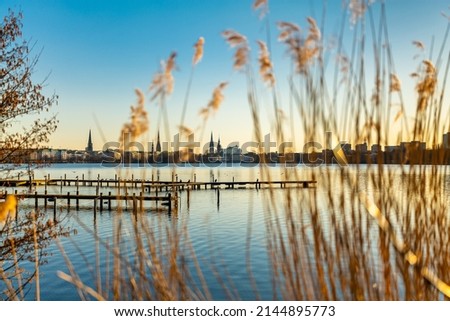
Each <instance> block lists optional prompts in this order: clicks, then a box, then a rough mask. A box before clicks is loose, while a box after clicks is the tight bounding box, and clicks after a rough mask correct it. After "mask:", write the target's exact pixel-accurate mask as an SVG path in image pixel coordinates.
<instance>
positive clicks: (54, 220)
mask: <svg viewBox="0 0 450 321" xmlns="http://www.w3.org/2000/svg"><path fill="white" fill-rule="evenodd" d="M56 200H57V198H56V197H55V199H54V200H53V222H56Z"/></svg>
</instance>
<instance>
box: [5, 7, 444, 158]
mask: <svg viewBox="0 0 450 321" xmlns="http://www.w3.org/2000/svg"><path fill="white" fill-rule="evenodd" d="M252 3H253V1H250V0H249V1H243V2H242V3H239V4H237V3H236V2H234V1H211V2H209V1H208V2H205V1H197V0H196V1H189V2H186V1H171V2H166V3H165V2H148V1H134V2H133V3H132V4H124V3H122V2H120V1H109V2H108V4H107V5H105V3H104V2H102V1H64V2H60V1H42V2H39V3H37V2H34V1H23V0H22V1H21V0H8V1H5V2H2V4H0V9H1V10H2V12H4V13H5V12H7V9H8V8H11V9H12V10H15V11H22V12H23V14H24V20H23V33H24V37H25V39H31V40H32V42H36V45H35V46H36V50H35V52H34V53H35V54H37V53H39V52H40V48H42V53H41V54H40V61H39V68H38V70H36V75H35V78H36V79H45V78H46V77H47V76H49V77H48V80H47V84H46V87H45V91H47V92H49V93H53V92H55V93H57V94H58V95H59V104H58V106H57V107H55V108H52V110H51V113H57V115H58V119H59V121H60V123H59V127H58V129H57V131H56V132H55V133H54V134H53V135H52V136H51V138H50V142H49V144H48V145H49V146H51V147H53V148H63V147H69V148H72V149H82V148H84V143H81V142H80V141H79V139H78V135H75V134H74V133H78V132H81V133H84V132H86V131H87V130H88V129H92V135H93V140H94V141H96V142H107V141H113V140H115V139H117V137H118V136H119V134H120V129H121V127H122V125H123V124H124V123H125V122H127V121H128V120H129V106H131V105H134V104H135V100H136V98H135V95H134V89H135V88H141V89H142V90H143V92H144V93H145V94H147V104H146V108H147V111H148V113H149V118H150V130H149V132H148V133H147V134H145V137H144V140H146V141H151V140H155V138H156V133H157V131H158V130H160V132H161V135H162V136H163V137H164V139H165V140H167V137H165V136H166V133H167V132H169V133H170V135H171V136H173V134H174V133H176V131H177V128H176V127H177V126H178V125H179V123H180V121H179V120H178V119H179V116H180V115H181V109H182V105H183V99H184V96H185V93H186V87H187V83H188V76H189V73H190V63H191V59H192V53H193V48H192V47H193V44H194V43H195V41H196V40H197V39H198V37H200V36H202V37H204V38H205V53H204V57H203V59H202V61H201V62H200V63H199V64H198V66H197V69H196V72H195V77H194V79H193V87H192V88H193V89H192V93H191V95H190V100H189V104H188V112H187V116H186V122H185V125H187V126H188V127H190V128H192V129H196V128H198V127H199V125H200V124H201V123H202V121H201V118H200V116H199V115H198V111H199V110H200V108H202V107H203V106H205V105H206V104H207V103H208V100H209V99H210V96H211V92H212V90H213V89H214V88H215V87H216V85H217V84H218V83H220V82H223V81H227V82H228V83H229V85H228V87H227V88H226V90H225V92H224V97H225V98H224V101H223V104H222V106H221V108H220V110H219V111H218V112H217V114H216V115H215V116H214V117H211V118H210V119H209V120H208V123H207V124H206V127H205V128H204V132H205V133H209V132H210V131H211V130H212V131H215V132H220V133H221V137H222V139H223V140H224V141H232V140H233V139H236V140H238V141H249V140H252V137H253V126H252V120H251V116H250V112H249V108H248V103H247V101H246V92H245V89H244V88H245V85H244V81H245V79H244V77H243V75H242V74H240V73H239V72H236V71H233V68H232V51H231V50H230V49H229V48H228V47H227V45H226V43H225V41H224V40H223V39H222V37H221V35H220V33H221V32H222V31H224V30H226V29H234V30H237V31H239V32H241V33H242V34H244V35H246V36H247V38H248V39H249V42H250V45H251V47H252V49H253V51H252V60H254V61H256V59H257V46H256V40H258V39H265V38H266V32H265V30H264V28H263V25H262V22H261V20H260V19H259V18H258V13H257V12H254V11H252V10H251V5H252ZM433 4H434V5H433V6H430V5H427V3H426V2H423V1H395V2H390V1H388V2H387V15H388V16H387V18H388V23H389V26H390V37H391V42H392V47H393V54H394V60H395V62H396V68H397V72H398V75H399V78H400V79H401V80H402V86H404V88H405V95H404V100H405V106H406V109H407V110H406V115H405V116H404V117H405V118H406V119H409V118H411V117H413V115H414V108H415V100H416V96H415V92H414V86H415V85H414V80H413V79H411V78H410V77H409V74H410V73H411V72H413V71H414V70H411V69H413V68H415V67H416V66H417V65H418V64H419V62H420V59H421V58H422V57H425V56H426V55H427V54H428V50H430V47H431V44H432V43H435V44H438V43H440V42H441V40H442V37H443V35H442V31H443V30H445V25H446V23H447V19H446V18H444V17H442V16H441V14H440V12H441V11H445V10H447V4H446V3H445V2H444V1H435V2H434V3H433ZM374 10H375V9H374ZM341 11H342V7H341V1H332V2H330V3H329V5H328V7H327V8H326V17H325V21H326V22H327V23H326V24H325V30H324V31H325V32H324V34H330V33H331V36H329V37H333V30H334V29H335V28H336V26H337V22H338V20H339V18H340V12H341ZM321 14H322V4H321V2H320V1H317V2H312V1H304V2H303V1H286V2H276V1H272V2H270V19H271V23H272V26H271V28H272V29H271V30H272V33H273V34H272V36H271V41H272V42H273V50H272V59H273V63H274V66H275V68H276V71H277V76H278V79H282V80H283V81H284V80H285V79H286V78H287V75H288V70H289V58H288V57H287V55H286V51H285V48H284V47H283V46H281V45H280V44H279V43H277V36H278V30H277V27H276V22H278V21H292V22H294V23H297V24H299V25H300V26H302V27H303V28H305V27H306V26H305V25H306V17H308V16H313V17H315V18H316V19H317V20H318V23H319V24H321V23H322V21H321V19H320V16H321ZM347 19H349V18H347ZM43 21H45V23H43ZM417 21H421V24H420V26H418V24H417ZM353 32H354V30H352V27H351V25H350V24H349V25H347V26H346V31H345V35H346V37H347V38H351V36H352V35H353ZM406 32H407V36H405V33H406ZM68 35H69V36H68ZM327 40H328V41H330V39H329V38H328V39H327ZM413 41H421V42H423V44H424V46H425V48H426V51H424V52H423V53H421V52H420V51H418V50H417V48H414V46H413V45H412V42H413ZM155 44H157V45H156V46H155ZM173 51H175V52H176V53H177V66H178V68H177V70H176V71H175V73H174V77H175V91H174V93H173V95H172V96H171V97H169V99H168V101H167V109H168V110H169V111H170V114H171V116H173V117H171V120H170V129H169V130H168V131H166V130H164V129H163V128H162V126H161V124H162V123H161V121H160V116H159V111H158V108H159V107H158V106H157V105H156V103H155V102H150V101H149V99H148V98H149V97H150V95H149V94H148V91H147V88H148V86H149V84H150V82H151V79H152V77H153V75H154V73H155V72H156V71H157V70H158V68H159V63H160V61H161V60H164V59H166V58H167V57H168V56H169V55H170V53H171V52H173ZM435 51H437V48H435ZM416 55H419V56H420V57H419V58H417V57H416V58H415V57H414V56H416ZM329 59H330V60H332V59H334V58H333V56H332V54H330V58H329ZM367 76H368V77H367V78H368V79H372V78H371V76H372V75H367ZM280 82H281V81H280ZM257 85H258V88H259V89H260V90H261V106H262V110H261V114H262V117H261V121H262V129H263V131H264V132H267V133H274V131H273V130H272V126H271V119H273V111H272V109H271V108H270V104H271V99H270V98H269V96H268V95H267V93H263V90H264V85H263V84H262V83H261V82H260V81H258V82H257ZM447 86H448V85H447ZM286 87H287V84H286V82H285V81H284V83H283V85H280V92H281V94H280V96H281V97H280V101H281V104H282V110H283V111H284V113H285V114H286V115H287V117H288V118H289V119H292V121H293V123H294V129H293V132H294V134H295V135H294V137H295V138H297V139H298V141H296V142H295V143H296V145H297V146H296V148H297V149H299V148H301V145H302V144H301V142H302V141H303V137H302V134H301V128H300V126H299V125H297V124H300V123H301V121H300V116H299V115H298V113H297V112H296V111H295V112H294V113H293V115H291V114H290V109H289V108H290V107H289V100H290V97H289V94H288V93H287V90H286ZM444 98H445V102H444V104H445V105H448V98H447V97H444ZM443 116H444V117H443V119H442V121H443V124H441V125H442V126H444V125H446V126H448V119H447V118H446V117H448V116H447V115H443ZM28 121H31V120H29V119H28V118H25V119H23V122H22V121H21V124H20V126H22V125H26V124H27V122H28ZM232 128H238V130H235V129H233V130H232ZM287 132H289V133H288V135H291V133H290V131H289V130H288V131H287ZM392 135H393V137H391V138H390V140H391V142H390V143H391V144H394V143H396V142H397V141H396V140H397V136H394V133H393V134H392ZM207 136H208V135H204V137H200V141H201V142H202V143H203V142H204V143H207V142H208V137H207ZM290 138H292V137H290ZM346 139H348V140H349V141H352V139H353V138H351V137H350V138H348V137H346ZM427 143H428V144H430V142H427Z"/></svg>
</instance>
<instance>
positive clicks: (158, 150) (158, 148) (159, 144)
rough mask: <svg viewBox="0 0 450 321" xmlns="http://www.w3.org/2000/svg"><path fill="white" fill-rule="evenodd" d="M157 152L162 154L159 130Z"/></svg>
mask: <svg viewBox="0 0 450 321" xmlns="http://www.w3.org/2000/svg"><path fill="white" fill-rule="evenodd" d="M156 152H157V153H161V142H160V140H159V130H158V140H157V141H156Z"/></svg>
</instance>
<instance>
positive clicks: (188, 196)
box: [186, 188, 191, 209]
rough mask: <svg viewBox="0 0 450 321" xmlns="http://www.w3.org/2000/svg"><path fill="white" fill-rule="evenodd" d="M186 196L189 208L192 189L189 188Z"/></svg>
mask: <svg viewBox="0 0 450 321" xmlns="http://www.w3.org/2000/svg"><path fill="white" fill-rule="evenodd" d="M186 198H187V203H186V204H187V209H189V207H190V205H191V204H190V203H191V190H190V189H189V188H188V189H187V192H186Z"/></svg>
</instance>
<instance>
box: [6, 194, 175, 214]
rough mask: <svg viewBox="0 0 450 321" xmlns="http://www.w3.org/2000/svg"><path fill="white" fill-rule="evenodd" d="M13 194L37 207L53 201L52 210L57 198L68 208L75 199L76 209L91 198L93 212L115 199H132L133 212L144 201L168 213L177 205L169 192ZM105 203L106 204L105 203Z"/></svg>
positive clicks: (107, 206) (101, 209)
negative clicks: (154, 204) (41, 202)
mask: <svg viewBox="0 0 450 321" xmlns="http://www.w3.org/2000/svg"><path fill="white" fill-rule="evenodd" d="M14 195H16V196H17V198H19V199H34V207H35V208H36V209H37V208H38V207H39V200H43V201H44V206H45V207H47V205H48V203H49V202H53V203H54V204H55V205H54V210H55V211H56V201H57V200H67V207H68V208H70V206H71V201H72V200H74V201H75V208H76V210H79V209H80V200H92V201H93V209H94V214H95V213H96V212H97V209H99V210H100V211H103V209H104V207H106V208H107V209H108V211H111V202H112V201H116V202H117V204H118V203H119V201H132V204H133V206H132V208H133V212H135V211H137V210H138V209H139V211H142V210H143V208H144V201H154V202H157V203H158V202H161V205H163V206H167V208H168V211H169V213H170V212H171V210H172V206H173V204H172V203H174V205H175V206H177V199H176V198H175V197H172V194H171V193H167V195H164V196H145V195H142V193H139V194H138V195H137V194H136V193H133V194H128V193H126V194H117V195H113V194H111V192H109V193H108V194H106V195H103V193H99V194H79V192H77V193H75V194H71V193H70V192H67V193H66V194H57V193H48V192H47V191H45V192H44V193H42V194H39V193H38V192H34V193H17V190H16V191H15V193H14ZM6 196H7V193H4V194H0V199H2V198H3V199H4V198H6ZM105 204H106V205H105Z"/></svg>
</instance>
